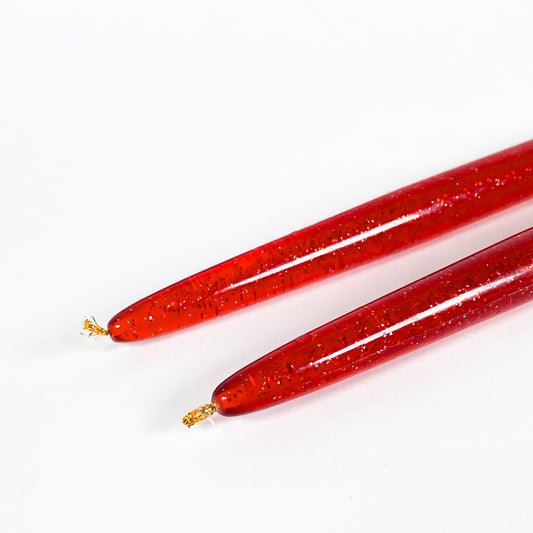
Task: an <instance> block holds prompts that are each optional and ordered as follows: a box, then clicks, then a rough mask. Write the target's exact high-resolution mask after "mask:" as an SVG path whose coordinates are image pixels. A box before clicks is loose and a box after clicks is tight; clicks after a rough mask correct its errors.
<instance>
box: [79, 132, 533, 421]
mask: <svg viewBox="0 0 533 533" xmlns="http://www.w3.org/2000/svg"><path fill="white" fill-rule="evenodd" d="M532 197H533V140H532V141H529V142H526V143H524V144H521V145H519V146H515V147H513V148H510V149H508V150H505V151H503V152H499V153H497V154H494V155H492V156H489V157H486V158H483V159H480V160H478V161H475V162H473V163H469V164H467V165H464V166H461V167H458V168H456V169H454V170H451V171H449V172H445V173H443V174H439V175H437V176H434V177H432V178H429V179H426V180H423V181H419V182H417V183H415V184H413V185H410V186H408V187H405V188H403V189H399V190H397V191H395V192H392V193H390V194H388V195H385V196H382V197H380V198H377V199H376V200H373V201H371V202H368V203H366V204H363V205H361V206H359V207H355V208H354V209H351V210H349V211H345V212H344V213H341V214H339V215H336V216H334V217H331V218H329V219H327V220H324V221H322V222H319V223H317V224H314V225H312V226H309V227H307V228H305V229H302V230H300V231H296V232H294V233H291V234H290V235H287V236H286V237H283V238H281V239H278V240H275V241H273V242H271V243H268V244H266V245H264V246H260V247H259V248H256V249H254V250H251V251H249V252H247V253H244V254H242V255H239V256H237V257H235V258H233V259H230V260H228V261H225V262H223V263H221V264H219V265H217V266H214V267H212V268H209V269H207V270H204V271H203V272H200V273H198V274H195V275H193V276H190V277H188V278H186V279H184V280H182V281H179V282H178V283H175V284H173V285H171V286H169V287H167V288H165V289H162V290H161V291H158V292H156V293H154V294H152V295H151V296H148V297H146V298H144V299H142V300H140V301H138V302H136V303H135V304H133V305H132V306H130V307H127V308H126V309H124V310H123V311H121V312H120V313H118V314H117V315H115V316H114V317H113V318H112V319H111V320H110V321H109V324H108V329H107V330H104V329H103V328H101V327H100V326H98V325H97V324H96V323H93V322H91V321H89V320H86V322H85V329H88V330H89V331H90V332H91V333H98V334H108V335H110V336H111V338H112V339H113V340H115V341H134V340H141V339H146V338H150V337H155V336H157V335H162V334H164V333H168V332H171V331H174V330H177V329H181V328H184V327H187V326H190V325H193V324H197V323H199V322H202V321H204V320H207V319H210V318H214V317H216V316H219V315H223V314H226V313H229V312H231V311H235V310H237V309H241V308H243V307H246V306H248V305H251V304H253V303H256V302H259V301H262V300H265V299H267V298H271V297H273V296H276V295H278V294H283V293H285V292H288V291H289V290H291V289H295V288H297V287H301V286H303V285H305V284H307V283H311V282H313V281H317V280H319V279H324V278H326V277H328V276H330V275H332V274H335V273H337V272H340V271H343V270H346V269H349V268H354V267H356V266H358V265H361V264H363V263H366V262H368V261H371V260H372V259H377V258H379V257H383V256H385V255H387V254H390V253H392V252H395V251H398V250H401V249H404V248H407V247H409V246H412V245H414V244H418V243H421V242H423V241H426V240H428V239H431V238H434V237H437V236H439V235H442V234H444V233H446V232H448V231H450V230H453V229H456V228H458V227H460V226H462V225H464V224H467V223H469V222H472V221H474V220H477V219H479V218H482V217H484V216H487V215H489V214H492V213H495V212H498V211H500V210H502V209H504V208H506V207H510V206H512V205H515V204H517V203H518V202H520V201H523V200H526V199H528V198H532ZM530 299H533V228H530V229H528V230H526V231H524V232H522V233H519V234H517V235H514V236H513V237H510V238H508V239H506V240H504V241H502V242H500V243H498V244H495V245H493V246H491V247H489V248H486V249H485V250H482V251H480V252H478V253H476V254H474V255H472V256H470V257H467V258H465V259H463V260H461V261H459V262H457V263H454V264H452V265H450V266H448V267H446V268H443V269H442V270H439V271H437V272H435V273H433V274H430V275H428V276H426V277H424V278H422V279H420V280H418V281H415V282H414V283H412V284H410V285H407V286H405V287H402V288H400V289H398V290H396V291H394V292H392V293H390V294H388V295H386V296H384V297H382V298H379V299H377V300H375V301H373V302H371V303H369V304H368V305H365V306H363V307H360V308H359V309H356V310H354V311H352V312H350V313H348V314H346V315H344V316H342V317H340V318H337V319H335V320H333V321H331V322H329V323H327V324H325V325H323V326H321V327H319V328H317V329H314V330H313V331H311V332H309V333H306V334H305V335H302V336H301V337H298V338H297V339H295V340H293V341H291V342H289V343H287V344H285V345H284V346H282V347H280V348H278V349H276V350H274V351H273V352H270V353H269V354H267V355H265V356H264V357H261V358H260V359H257V360H256V361H255V362H253V363H251V364H249V365H248V366H246V367H244V368H243V369H241V370H239V371H238V372H236V373H235V374H233V375H232V376H230V377H229V378H228V379H226V380H225V381H224V382H222V383H221V384H220V385H219V386H218V387H217V388H216V389H215V391H214V393H213V396H212V399H211V403H209V404H206V405H203V406H201V407H200V408H198V409H195V410H194V411H192V412H191V413H189V414H188V415H186V416H185V417H184V418H183V422H184V423H185V424H186V425H187V426H192V425H193V424H195V423H196V422H198V421H199V420H202V419H203V418H206V417H207V416H209V415H211V414H213V413H214V412H218V413H220V414H222V415H237V414H243V413H247V412H251V411H255V410H258V409H263V408H266V407H269V406H272V405H274V404H277V403H280V402H283V401H286V400H289V399H291V398H295V397H297V396H301V395H302V394H306V393H309V392H312V391H314V390H316V389H318V388H321V387H323V386H325V385H329V384H331V383H334V382H335V381H339V380H341V379H345V378H347V377H350V376H352V375H354V374H357V373H359V372H362V371H363V370H366V369H368V368H371V367H374V366H376V365H379V364H381V363H384V362H386V361H389V360H390V359H392V358H394V357H397V356H399V355H402V354H404V353H406V352H408V351H410V350H413V349H414V348H417V347H419V346H423V345H425V344H428V343H430V342H433V341H435V340H438V339H439V338H442V337H444V336H446V335H449V334H451V333H454V332H456V331H458V330H460V329H463V328H465V327H467V326H470V325H472V324H475V323H477V322H479V321H481V320H485V319H487V318H490V317H492V316H494V315H496V314H498V313H501V312H503V311H506V310H508V309H511V308H512V307H516V306H517V305H520V304H522V303H525V302H526V301H528V300H530Z"/></svg>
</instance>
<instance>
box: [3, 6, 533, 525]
mask: <svg viewBox="0 0 533 533" xmlns="http://www.w3.org/2000/svg"><path fill="white" fill-rule="evenodd" d="M532 15H533V5H532V4H531V2H527V1H523V2H518V1H508V2H506V3H502V2H487V1H486V0H485V1H483V2H481V1H476V2H468V1H464V0H461V1H449V2H446V3H440V4H435V3H434V2H422V1H403V2H393V1H382V2H350V1H345V2H311V1H309V0H307V1H300V2H291V1H287V0H284V1H274V2H267V3H258V2H226V1H225V2H221V1H200V2H179V1H178V2H174V1H172V2H171V1H152V2H125V1H118V0H105V1H103V0H100V1H92V2H85V3H84V2H71V1H67V0H65V1H49V2H38V1H19V2H4V3H3V4H2V7H0V176H1V180H2V181H1V194H2V210H1V214H0V216H1V223H2V226H1V227H2V230H1V231H2V235H1V253H2V260H1V264H2V276H1V282H0V283H1V295H2V302H3V304H2V306H1V308H0V324H1V328H2V336H1V349H0V352H1V356H0V416H1V428H2V429H1V431H2V437H1V441H0V450H1V454H0V530H1V531H2V532H4V533H15V532H16V533H22V532H24V533H26V532H32V533H33V532H54V533H60V532H69V533H70V532H76V533H84V532H89V531H90V532H122V531H124V532H126V531H127V532H147V531H154V532H158V533H159V532H176V531H178V532H191V531H199V532H217V533H218V532H221V533H222V532H234V531H254V532H267V531H268V532H272V531H276V532H285V531H306V532H309V531H340V532H344V531H361V532H365V533H368V532H385V531H387V532H388V531H409V532H424V533H426V532H449V531H454V532H455V531H465V532H477V531H480V532H481V531H482V532H492V531H494V532H496V531H513V532H530V531H532V529H533V502H532V489H531V487H532V481H533V460H532V454H531V449H532V445H533V426H532V421H531V420H532V419H531V405H532V401H533V387H532V384H533V360H532V358H531V345H532V341H533V333H532V329H531V324H532V321H533V305H529V306H524V307H521V308H519V309H516V310H514V311H512V312H510V313H508V314H506V315H503V316H501V317H499V318H496V319H493V320H492V321H489V322H486V323H484V324H481V325H478V326H477V327H474V328H472V329H471V330H469V331H466V332H463V333H461V334H458V335H456V336H454V337H452V338H449V339H447V340H445V341H443V342H440V343H437V344H435V345H433V346H431V347H429V348H427V349H422V350H419V351H418V352H417V353H415V354H412V355H410V356H406V357H404V358H403V359H398V360H396V361H395V362H393V363H391V364H389V365H386V366H383V367H381V368H378V369H375V370H374V371H371V372H368V373H367V374H366V375H362V376H360V377H358V378H356V379H352V380H349V381H346V382H344V383H342V384H339V385H337V386H333V387H330V388H329V389H327V390H324V391H322V392H320V393H318V394H314V395H312V396H307V397H305V398H303V399H301V400H298V401H293V402H290V403H287V404H284V405H283V406H280V407H277V408H274V409H270V410H266V411H263V412H260V413H257V414H254V415H249V416H243V417H237V418H228V419H224V418H222V417H216V419H215V418H214V419H213V423H212V424H210V423H208V422H206V423H204V424H201V425H198V426H196V427H195V428H193V429H191V430H187V429H186V428H185V427H184V426H182V425H181V423H180V422H179V419H180V417H181V416H182V415H183V414H184V413H185V412H186V411H188V410H189V409H191V408H193V407H195V406H197V405H198V404H200V403H203V402H205V401H208V400H209V398H210V395H211V391H212V389H213V388H214V387H215V386H216V385H217V384H218V382H219V381H221V380H222V379H223V378H224V377H226V376H227V375H228V374H229V373H231V372H233V371H235V370H237V369H238V368H240V367H241V366H242V365H244V364H245V363H247V362H249V361H251V360H252V359H254V358H256V357H258V356H260V355H263V354H264V353H266V352H267V351H269V350H271V349H273V348H275V347H277V346H278V345H280V344H281V343H283V342H285V341H288V340H290V339H291V338H293V337H294V336H296V335H297V334H300V333H303V332H305V331H307V330H309V329H311V328H313V327H314V326H317V325H319V324H321V323H323V322H325V321H327V320H330V319H332V318H334V317H336V316H338V315H341V314H342V313H344V312H346V311H348V310H350V309H353V308H355V307H356V306H358V305H360V304H363V303H365V302H367V301H369V300H370V299H373V298H375V297H378V296H380V295H382V294H385V293H386V292H388V291H390V290H392V289H394V288H397V287H399V286H400V285H401V284H405V283H408V282H410V281H412V280H414V279H416V278H418V277H420V276H423V275H425V274H427V273H429V272H431V271H433V270H435V269H437V268H440V267H442V266H444V265H446V264H449V263H450V262H452V261H454V260H456V259H459V258H461V257H463V256H465V255H466V254H468V253H471V252H474V251H477V250H479V249H481V248H482V247H484V246H486V245H489V244H491V243H494V242H496V241H497V240H500V239H502V238H504V237H506V236H509V235H511V234H513V233H516V232H518V231H519V230H522V229H525V228H527V227H528V226H530V225H531V221H532V220H533V205H532V204H531V203H529V204H527V205H524V206H522V207H520V208H515V209H512V210H510V211H508V212H506V213H505V214H504V215H502V216H499V217H495V218H492V219H491V220H490V221H484V222H483V223H479V224H476V225H475V226H472V227H469V228H468V229H465V230H462V231H460V232H458V233H456V234H454V235H453V236H451V237H449V238H447V239H445V240H441V241H439V242H437V243H432V244H429V245H426V246H423V247H420V248H417V249H416V250H412V251H410V252H408V253H403V254H401V255H399V256H396V257H394V258H392V259H390V260H386V261H381V262H378V263H376V264H373V265H370V266H368V267H365V268H363V269H360V270H357V271H354V272H351V273H347V274H345V275H342V276H340V277H337V278H335V279H333V280H330V281H327V282H324V283H320V284H318V285H314V286H312V287H309V288H307V289H305V290H302V291H299V292H296V293H292V294H291V295H289V296H286V297H282V298H278V299H275V300H273V301H271V302H268V303H266V304H262V305H259V306H255V307H252V308H250V309H248V310H246V311H243V312H240V313H237V314H233V315H231V316H229V317H226V318H223V319H220V320H216V321H213V322H210V323H208V324H205V325H202V326H200V327H196V328H192V329H189V330H187V331H184V332H182V333H180V334H175V335H171V336H167V337H166V338H161V339H159V340H155V341H151V342H145V343H140V344H123V345H118V344H113V343H112V342H110V341H109V340H108V339H100V340H96V341H95V340H93V339H86V338H84V337H81V336H80V335H79V331H80V323H81V321H82V319H83V317H84V316H85V315H86V314H94V315H95V316H96V317H97V319H99V320H100V321H101V322H102V323H104V324H105V322H106V321H107V319H108V318H109V317H110V316H111V315H112V314H114V313H115V312H116V311H118V310H120V309H121V308H123V307H124V306H126V305H128V304H129V303H131V302H132V301H134V300H136V299H137V298H139V297H142V296H145V295H146V294H148V293H150V292H152V291H154V290H157V289H159V288H161V287H163V286H165V285H167V284H169V283H171V282H174V281H177V280H178V279H180V278H182V277H184V276H186V275H189V274H192V273H194V272H196V271H198V270H200V269H203V268H205V267H208V266H211V265H212V264H214V263H216V262H219V261H221V260H223V259H226V258H228V257H230V256H233V255H235V254H237V253H239V252H242V251H245V250H247V249H250V248H252V247H254V246H256V245H260V244H263V243H264V242H267V241H269V240H270V239H272V238H275V237H278V236H281V235H284V234H286V233H288V232H290V231H292V230H295V229H298V228H301V227H303V226H306V225H307V224H309V223H312V222H315V221H318V220H320V219H322V218H324V217H326V216H329V215H333V214H335V213H337V212H340V211H342V210H344V209H347V208H350V207H353V206H355V205H357V204H359V203H361V202H363V201H365V200H368V199H371V198H373V197H375V196H377V195H378V194H382V193H386V192H388V191H390V190H392V189H394V188H397V187H399V186H402V185H405V184H408V183H410V182H413V181H415V180H418V179H422V178H425V177H428V176H430V175H432V174H435V173H437V172H440V171H444V170H446V169H449V168H451V167H454V166H456V165H458V164H461V163H465V162H468V161H470V160H473V159H475V158H478V157H481V156H484V155H488V154H490V153H492V152H495V151H498V150H500V149H503V148H506V147H509V146H512V145H514V144H518V143H519V142H522V141H525V140H528V139H529V138H532V137H533V126H532V124H533V120H532V118H533V98H532V86H533V63H532V61H531V51H532V45H533V37H532V33H531V17H532Z"/></svg>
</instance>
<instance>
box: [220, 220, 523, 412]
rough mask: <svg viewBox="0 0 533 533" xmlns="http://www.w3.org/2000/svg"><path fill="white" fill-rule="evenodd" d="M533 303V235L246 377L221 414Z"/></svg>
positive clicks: (494, 249) (286, 396)
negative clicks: (530, 301) (527, 303)
mask: <svg viewBox="0 0 533 533" xmlns="http://www.w3.org/2000/svg"><path fill="white" fill-rule="evenodd" d="M531 299H533V228H531V229H529V230H527V231H525V232H523V233H520V234H518V235H515V236H514V237H511V238H509V239H507V240H505V241H502V242H500V243H498V244H496V245H494V246H491V247H490V248H486V249H485V250H483V251H481V252H479V253H477V254H474V255H472V256H470V257H467V258H466V259H463V260H461V261H459V262H457V263H455V264H453V265H451V266H449V267H446V268H444V269H442V270H439V271H438V272H435V273H434V274H430V275H429V276H426V277H425V278H422V279H420V280H418V281H416V282H414V283H412V284H410V285H407V286H406V287H403V288H401V289H398V290H397V291H394V292H392V293H390V294H388V295H387V296H384V297H383V298H379V299H378V300H375V301H374V302H372V303H370V304H368V305H365V306H364V307H360V308H359V309H356V310H355V311H352V312H351V313H348V314H346V315H344V316H342V317H340V318H338V319H336V320H333V321H332V322H329V323H328V324H325V325H324V326H321V327H319V328H317V329H315V330H313V331H311V332H309V333H307V334H305V335H302V336H301V337H298V338H297V339H295V340H293V341H292V342H289V343H288V344H286V345H284V346H282V347H281V348H278V349H277V350H274V351H273V352H271V353H269V354H268V355H265V356H264V357H262V358H260V359H258V360H257V361H255V362H253V363H251V364H250V365H248V366H246V367H244V368H243V369H242V370H239V372H237V373H236V374H234V375H233V376H231V377H229V378H228V379H226V380H225V381H224V382H223V383H221V384H220V385H219V386H218V387H217V389H216V390H215V392H214V393H213V397H212V401H213V402H215V403H216V404H218V412H219V413H220V414H222V415H238V414H243V413H247V412H250V411H256V410H258V409H264V408H265V407H270V406H272V405H275V404H277V403H280V402H284V401H287V400H290V399H291V398H296V397H298V396H301V395H303V394H306V393H309V392H312V391H314V390H317V389H319V388H320V387H323V386H325V385H329V384H331V383H334V382H336V381H339V380H341V379H345V378H348V377H350V376H353V375H354V374H358V373H359V372H363V371H364V370H367V369H368V368H372V367H374V366H376V365H379V364H381V363H384V362H386V361H389V360H390V359H393V358H394V357H397V356H399V355H402V354H405V353H406V352H409V351H411V350H413V349H415V348H418V347H420V346H424V345H426V344H429V343H431V342H434V341H436V340H438V339H441V338H442V337H445V336H446V335H450V334H452V333H455V332H456V331H459V330H461V329H464V328H466V327H468V326H471V325H473V324H476V323H477V322H480V321H481V320H485V319H487V318H490V317H492V316H494V315H497V314H499V313H502V312H504V311H507V310H508V309H511V308H512V307H516V306H518V305H520V304H523V303H525V302H527V301H528V300H531Z"/></svg>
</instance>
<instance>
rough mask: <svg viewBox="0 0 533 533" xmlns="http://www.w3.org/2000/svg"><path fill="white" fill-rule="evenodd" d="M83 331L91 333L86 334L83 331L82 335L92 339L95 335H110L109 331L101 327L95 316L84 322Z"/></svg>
mask: <svg viewBox="0 0 533 533" xmlns="http://www.w3.org/2000/svg"><path fill="white" fill-rule="evenodd" d="M83 329H84V330H87V331H88V332H89V333H85V334H84V333H83V331H82V334H84V335H87V337H92V336H93V335H104V336H105V335H109V330H108V329H105V328H103V327H102V326H100V324H98V322H96V320H95V318H94V316H92V317H91V318H86V319H85V320H84V321H83Z"/></svg>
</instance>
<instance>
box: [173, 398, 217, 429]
mask: <svg viewBox="0 0 533 533" xmlns="http://www.w3.org/2000/svg"><path fill="white" fill-rule="evenodd" d="M217 409H218V405H217V404H216V403H206V404H205V405H201V406H200V407H198V409H194V410H193V411H191V412H190V413H187V414H186V415H185V416H184V417H183V418H182V419H181V421H182V422H183V423H184V424H185V425H186V426H187V427H188V428H190V427H191V426H194V424H196V423H197V422H200V421H201V420H204V418H207V417H208V416H211V415H212V414H214V413H216V412H217Z"/></svg>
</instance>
